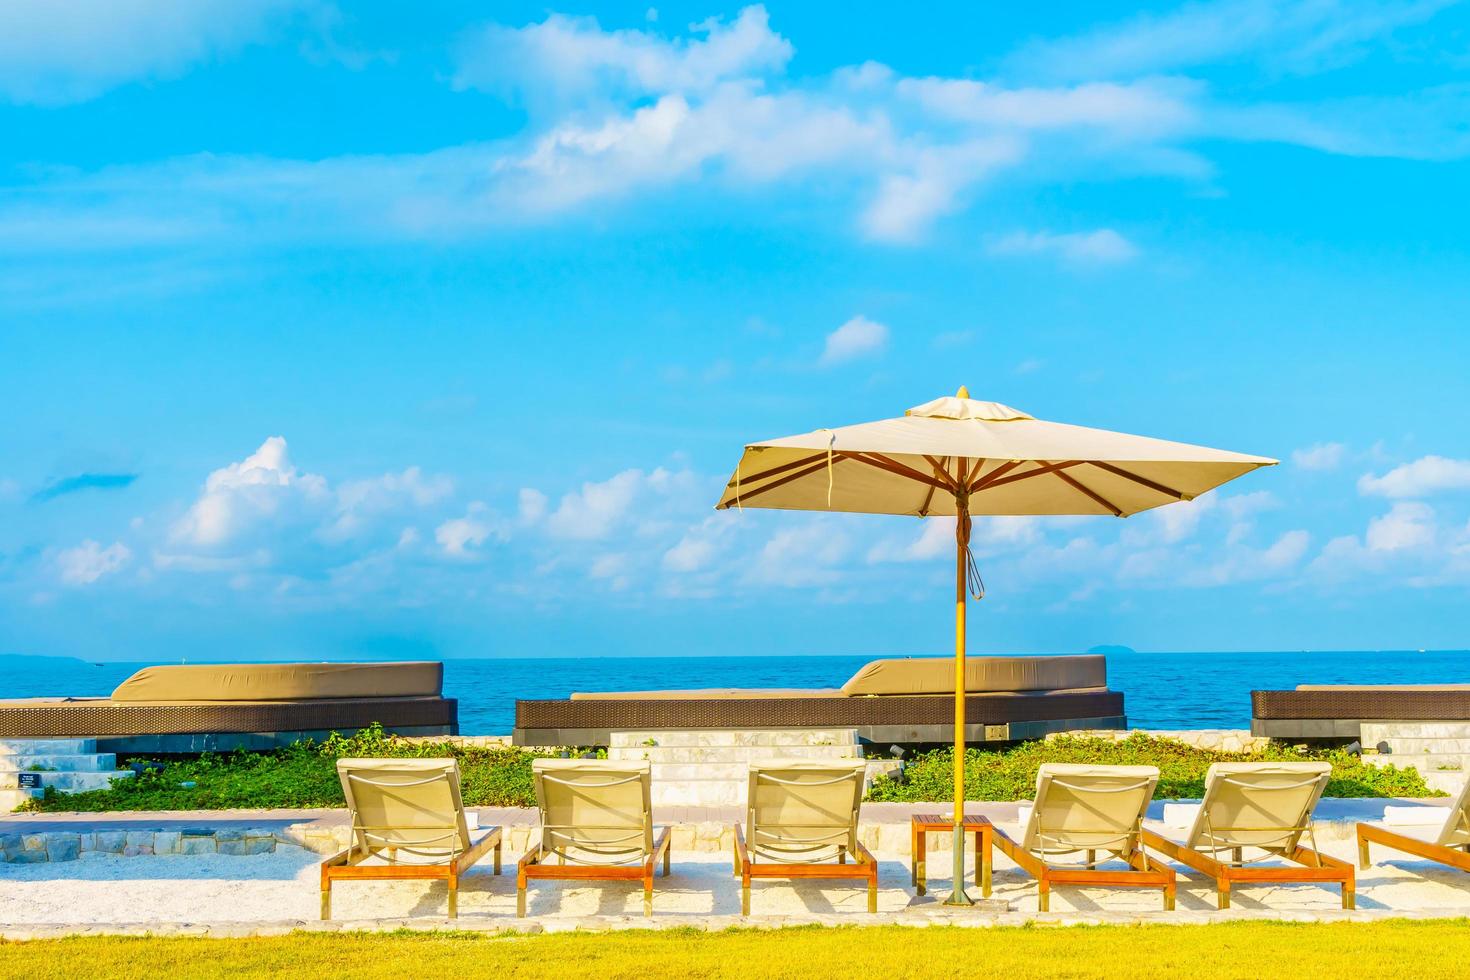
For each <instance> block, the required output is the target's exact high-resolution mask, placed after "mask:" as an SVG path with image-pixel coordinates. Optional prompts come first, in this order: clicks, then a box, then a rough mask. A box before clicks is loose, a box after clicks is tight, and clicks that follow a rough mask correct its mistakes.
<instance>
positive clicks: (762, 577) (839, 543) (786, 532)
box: [745, 522, 850, 588]
mask: <svg viewBox="0 0 1470 980" xmlns="http://www.w3.org/2000/svg"><path fill="white" fill-rule="evenodd" d="M849 550H850V546H849V543H848V538H847V535H845V534H843V533H842V532H841V531H840V530H838V529H836V528H834V527H832V526H831V524H830V522H821V523H818V522H813V523H809V524H803V525H800V526H797V527H786V528H782V529H781V530H779V531H776V532H775V533H774V534H772V535H771V537H770V538H769V539H768V540H767V541H766V543H765V544H764V545H763V546H762V547H761V550H760V552H759V554H757V555H756V556H755V559H754V561H753V562H752V563H751V564H750V566H749V567H748V569H747V571H746V575H745V578H746V581H747V582H750V583H752V584H755V585H759V586H775V587H779V588H810V587H813V586H824V585H830V584H832V583H834V582H835V581H837V579H838V577H839V575H840V572H839V570H838V569H837V567H836V566H838V565H840V564H842V562H843V561H844V560H845V559H846V558H847V556H848V553H849Z"/></svg>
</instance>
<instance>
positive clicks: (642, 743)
mask: <svg viewBox="0 0 1470 980" xmlns="http://www.w3.org/2000/svg"><path fill="white" fill-rule="evenodd" d="M857 744H858V737H857V730H856V729H852V728H792V729H775V728H770V729H753V730H750V731H737V730H729V729H704V730H696V731H645V732H610V733H609V734H608V748H609V749H613V748H649V747H653V746H662V747H664V748H699V747H706V746H708V747H714V746H762V745H765V746H778V745H780V746H786V745H809V746H813V745H814V746H822V745H857Z"/></svg>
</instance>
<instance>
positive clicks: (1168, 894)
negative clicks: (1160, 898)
mask: <svg viewBox="0 0 1470 980" xmlns="http://www.w3.org/2000/svg"><path fill="white" fill-rule="evenodd" d="M1174 888H1175V885H1174V883H1173V882H1170V883H1169V884H1168V885H1165V886H1164V911H1165V912H1172V911H1174Z"/></svg>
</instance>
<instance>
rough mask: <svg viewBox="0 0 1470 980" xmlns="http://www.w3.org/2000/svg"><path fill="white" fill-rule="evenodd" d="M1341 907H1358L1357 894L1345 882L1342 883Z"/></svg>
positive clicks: (1355, 890)
mask: <svg viewBox="0 0 1470 980" xmlns="http://www.w3.org/2000/svg"><path fill="white" fill-rule="evenodd" d="M1342 907H1343V908H1345V909H1356V908H1357V907H1358V892H1357V889H1355V888H1354V887H1353V886H1352V885H1349V884H1348V883H1347V882H1345V881H1344V882H1343V883H1342Z"/></svg>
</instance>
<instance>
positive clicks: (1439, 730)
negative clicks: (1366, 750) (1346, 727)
mask: <svg viewBox="0 0 1470 980" xmlns="http://www.w3.org/2000/svg"><path fill="white" fill-rule="evenodd" d="M1361 736H1362V740H1363V744H1364V745H1369V746H1372V745H1377V744H1378V743H1379V742H1382V741H1385V740H1388V741H1392V740H1393V739H1398V738H1430V739H1441V738H1470V721H1387V722H1372V721H1365V722H1363V724H1362V728H1361Z"/></svg>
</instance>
